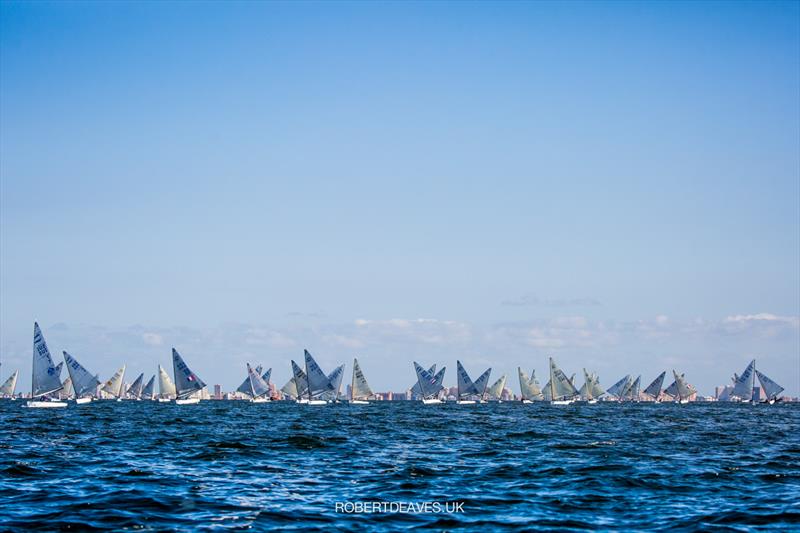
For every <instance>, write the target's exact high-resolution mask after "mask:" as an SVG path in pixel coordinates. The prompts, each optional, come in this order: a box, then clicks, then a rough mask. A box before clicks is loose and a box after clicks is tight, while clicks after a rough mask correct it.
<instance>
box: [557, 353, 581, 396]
mask: <svg viewBox="0 0 800 533" xmlns="http://www.w3.org/2000/svg"><path fill="white" fill-rule="evenodd" d="M577 395H578V390H577V389H576V388H575V386H574V385H573V384H572V382H571V381H570V380H569V378H568V377H567V375H566V374H564V372H563V371H562V370H561V369H560V368H558V366H557V365H556V362H555V361H554V360H553V358H552V357H551V358H550V396H551V399H552V400H562V399H570V398H574V397H575V396H577Z"/></svg>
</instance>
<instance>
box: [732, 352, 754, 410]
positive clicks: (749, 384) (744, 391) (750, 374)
mask: <svg viewBox="0 0 800 533" xmlns="http://www.w3.org/2000/svg"><path fill="white" fill-rule="evenodd" d="M755 384H756V360H755V359H753V360H752V361H750V364H749V365H747V368H745V369H744V372H742V375H741V376H739V377H738V378H737V379H736V383H735V384H734V385H733V396H736V397H737V398H739V399H740V400H744V401H750V400H752V399H753V388H755Z"/></svg>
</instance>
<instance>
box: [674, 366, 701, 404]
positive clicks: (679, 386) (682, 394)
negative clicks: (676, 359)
mask: <svg viewBox="0 0 800 533" xmlns="http://www.w3.org/2000/svg"><path fill="white" fill-rule="evenodd" d="M672 374H673V375H674V376H675V389H676V391H677V396H678V399H679V400H686V399H688V398H689V396H691V395H692V394H694V393H695V392H696V391H695V390H694V388H693V387H692V386H691V385H689V384H688V383H686V379H685V378H684V375H683V374H681V375H680V376H679V375H678V373H677V372H675V371H674V370H673V371H672Z"/></svg>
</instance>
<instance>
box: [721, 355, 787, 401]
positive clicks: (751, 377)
mask: <svg viewBox="0 0 800 533" xmlns="http://www.w3.org/2000/svg"><path fill="white" fill-rule="evenodd" d="M756 378H758V382H759V384H760V385H761V388H760V389H759V387H757V386H756ZM761 389H763V391H764V395H765V396H766V397H765V398H761ZM781 392H783V387H781V386H780V385H778V384H777V383H775V382H774V381H773V380H772V379H770V378H768V377H767V376H766V375H764V374H763V373H761V372H759V371H758V370H756V360H755V359H753V360H752V361H751V362H750V364H749V365H747V368H745V370H744V372H742V375H741V376H737V377H736V379H735V381H734V385H733V392H732V393H731V397H732V399H733V400H734V401H740V402H752V403H757V402H758V401H759V400H761V401H763V402H766V403H770V404H773V403H775V402H776V401H777V399H778V395H779V394H780V393H781Z"/></svg>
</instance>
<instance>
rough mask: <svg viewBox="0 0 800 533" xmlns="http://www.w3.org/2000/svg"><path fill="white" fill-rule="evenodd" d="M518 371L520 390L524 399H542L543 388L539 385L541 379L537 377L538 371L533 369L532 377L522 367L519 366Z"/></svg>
mask: <svg viewBox="0 0 800 533" xmlns="http://www.w3.org/2000/svg"><path fill="white" fill-rule="evenodd" d="M517 372H518V373H519V391H520V396H521V397H522V399H523V400H528V401H533V400H541V399H542V389H541V388H540V387H539V381H538V380H537V379H536V371H535V370H532V371H531V377H530V378H529V377H528V374H526V373H525V371H524V370H522V368H521V367H517Z"/></svg>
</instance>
